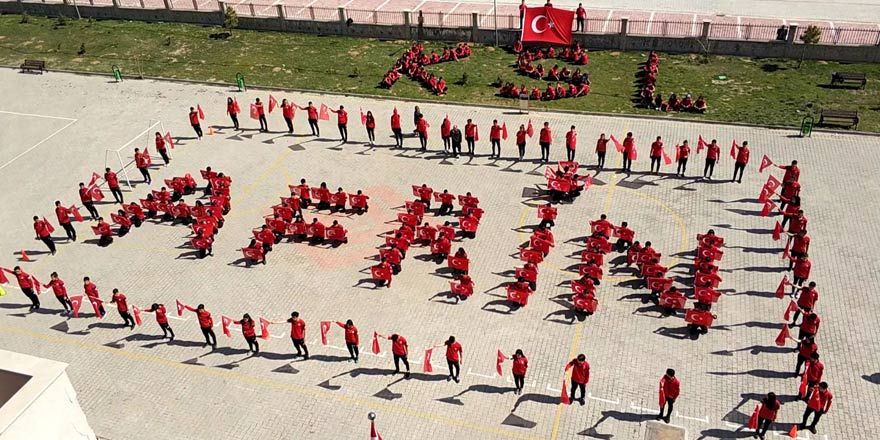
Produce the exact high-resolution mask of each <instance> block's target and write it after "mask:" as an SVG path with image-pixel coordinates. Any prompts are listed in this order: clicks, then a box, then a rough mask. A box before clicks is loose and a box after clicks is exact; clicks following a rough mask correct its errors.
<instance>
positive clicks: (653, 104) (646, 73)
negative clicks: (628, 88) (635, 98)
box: [639, 50, 709, 113]
mask: <svg viewBox="0 0 880 440" xmlns="http://www.w3.org/2000/svg"><path fill="white" fill-rule="evenodd" d="M659 69H660V57H659V56H658V55H657V52H655V51H653V50H652V51H651V53H650V54H648V60H647V61H646V62H645V64H644V65H643V66H642V72H641V74H642V75H641V87H642V89H641V91H640V92H639V95H640V96H641V98H642V106H643V107H646V108H650V109H654V110H659V111H662V112H673V111H674V112H697V113H704V112H705V111H706V110H707V109H708V108H709V106H708V104H707V103H706V98H705V97H703V95H700V96H698V97H697V99H696V100H695V99H694V98H693V97H691V94H690V93H688V94H685V96H684V98H679V97H678V95H676V94H675V93H672V94H671V95H669V100H668V101H666V102H664V101H663V94H662V93H660V92H658V91H657V73H658V72H659Z"/></svg>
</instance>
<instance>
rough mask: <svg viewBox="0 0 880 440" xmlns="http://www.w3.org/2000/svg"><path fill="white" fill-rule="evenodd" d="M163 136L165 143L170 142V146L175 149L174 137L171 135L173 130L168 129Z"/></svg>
mask: <svg viewBox="0 0 880 440" xmlns="http://www.w3.org/2000/svg"><path fill="white" fill-rule="evenodd" d="M163 138H164V139H165V143H166V144H168V146H169V147H171V149H172V150H173V149H174V138H172V137H171V132H170V131H166V132H165V136H163Z"/></svg>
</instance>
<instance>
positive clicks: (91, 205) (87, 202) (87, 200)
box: [79, 182, 98, 220]
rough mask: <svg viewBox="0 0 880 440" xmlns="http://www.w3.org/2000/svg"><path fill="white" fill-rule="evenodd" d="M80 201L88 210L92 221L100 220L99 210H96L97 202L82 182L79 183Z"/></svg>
mask: <svg viewBox="0 0 880 440" xmlns="http://www.w3.org/2000/svg"><path fill="white" fill-rule="evenodd" d="M79 201H80V202H81V203H82V204H83V206H85V207H86V210H87V211H89V217H90V218H91V220H96V219H97V218H98V210H97V209H95V202H94V200H92V193H90V192H89V189H88V188H86V184H85V183H82V182H80V183H79Z"/></svg>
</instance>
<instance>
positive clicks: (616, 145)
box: [611, 134, 623, 153]
mask: <svg viewBox="0 0 880 440" xmlns="http://www.w3.org/2000/svg"><path fill="white" fill-rule="evenodd" d="M611 143H612V144H614V149H616V150H617V152H618V153H623V144H621V143H620V141H619V140H617V138H616V137H614V135H613V134H612V135H611Z"/></svg>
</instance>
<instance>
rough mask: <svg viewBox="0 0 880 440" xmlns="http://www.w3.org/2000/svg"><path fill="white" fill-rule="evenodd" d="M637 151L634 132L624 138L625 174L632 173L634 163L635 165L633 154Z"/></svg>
mask: <svg viewBox="0 0 880 440" xmlns="http://www.w3.org/2000/svg"><path fill="white" fill-rule="evenodd" d="M635 149H636V139H635V138H634V137H633V134H632V132H629V133H627V134H626V137H625V138H623V172H624V173H631V172H632V163H633V152H634V151H635Z"/></svg>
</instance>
